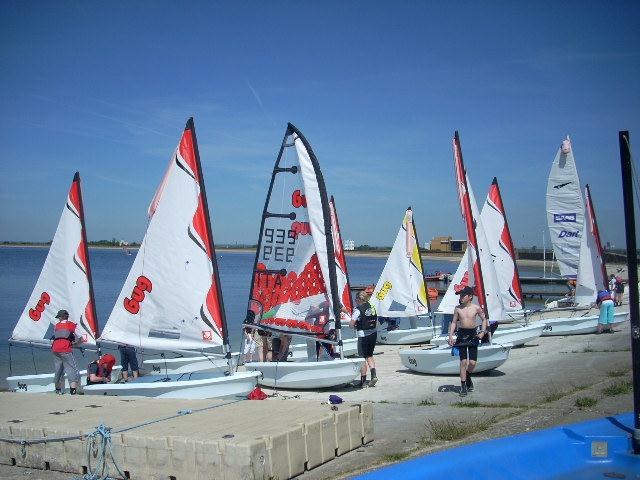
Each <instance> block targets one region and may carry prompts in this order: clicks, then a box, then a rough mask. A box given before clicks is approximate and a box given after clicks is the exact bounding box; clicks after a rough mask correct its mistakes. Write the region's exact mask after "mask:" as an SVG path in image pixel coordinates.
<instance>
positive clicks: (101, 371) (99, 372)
mask: <svg viewBox="0 0 640 480" xmlns="http://www.w3.org/2000/svg"><path fill="white" fill-rule="evenodd" d="M92 365H96V366H97V367H98V368H97V369H96V373H95V374H96V375H97V376H98V377H102V378H104V377H107V376H108V375H107V374H106V373H107V372H106V369H105V368H104V367H103V366H102V365H100V363H98V361H97V360H94V361H93V362H91V363H90V364H89V366H88V367H87V385H98V384H101V383H104V380H102V381H99V382H92V381H91V370H92V368H91V366H92Z"/></svg>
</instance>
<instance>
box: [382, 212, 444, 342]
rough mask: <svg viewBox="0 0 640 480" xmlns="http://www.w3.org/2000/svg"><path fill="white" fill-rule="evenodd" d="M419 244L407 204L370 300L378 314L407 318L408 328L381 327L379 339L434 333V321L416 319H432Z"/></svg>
mask: <svg viewBox="0 0 640 480" xmlns="http://www.w3.org/2000/svg"><path fill="white" fill-rule="evenodd" d="M419 245H420V243H419V242H418V238H417V233H416V226H415V222H414V219H413V211H412V210H411V207H409V208H407V211H406V212H405V214H404V218H403V219H402V224H401V225H400V229H399V230H398V234H397V235H396V240H395V242H394V244H393V247H392V248H391V252H390V253H389V258H388V259H387V263H386V264H385V266H384V269H383V270H382V274H381V275H380V278H379V279H378V283H377V284H376V287H375V289H374V291H373V295H371V298H370V299H369V303H371V304H372V305H373V306H374V307H375V309H376V312H377V314H378V317H388V318H401V319H402V318H408V319H409V320H410V321H411V328H408V329H407V328H402V329H396V330H388V329H386V328H383V329H381V330H379V331H378V343H382V344H389V345H412V344H419V343H427V342H428V341H429V340H430V339H431V337H433V332H434V329H433V325H430V326H423V327H418V326H417V320H426V319H429V321H431V316H430V312H429V310H430V309H429V297H428V296H427V285H426V284H425V280H424V272H423V269H422V259H421V258H420V251H419V248H418V246H419Z"/></svg>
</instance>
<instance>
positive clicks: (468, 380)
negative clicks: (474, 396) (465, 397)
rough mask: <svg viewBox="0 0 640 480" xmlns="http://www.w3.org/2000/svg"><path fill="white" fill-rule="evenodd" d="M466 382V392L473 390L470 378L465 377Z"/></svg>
mask: <svg viewBox="0 0 640 480" xmlns="http://www.w3.org/2000/svg"><path fill="white" fill-rule="evenodd" d="M466 384H467V392H473V382H472V381H471V379H470V378H467V381H466Z"/></svg>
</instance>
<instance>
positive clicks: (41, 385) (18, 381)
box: [7, 365, 122, 393]
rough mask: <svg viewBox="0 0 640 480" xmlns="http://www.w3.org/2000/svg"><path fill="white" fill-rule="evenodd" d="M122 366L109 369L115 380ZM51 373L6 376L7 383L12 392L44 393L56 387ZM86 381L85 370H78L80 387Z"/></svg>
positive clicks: (67, 384) (65, 381)
mask: <svg viewBox="0 0 640 480" xmlns="http://www.w3.org/2000/svg"><path fill="white" fill-rule="evenodd" d="M121 369H122V367H121V366H120V365H116V366H115V367H113V370H112V371H111V379H112V381H115V380H116V379H117V378H118V374H119V373H120V370H121ZM53 377H54V374H53V373H42V374H39V375H14V376H12V377H7V383H8V384H9V390H11V391H13V392H22V393H46V392H53V391H54V390H55V389H56V386H55V384H54V383H53ZM86 383H87V371H86V370H80V387H82V386H84V385H86ZM64 385H65V388H66V389H68V388H69V381H68V380H67V377H66V375H65V379H64Z"/></svg>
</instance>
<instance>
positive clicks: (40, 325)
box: [7, 172, 120, 393]
mask: <svg viewBox="0 0 640 480" xmlns="http://www.w3.org/2000/svg"><path fill="white" fill-rule="evenodd" d="M62 309H64V310H67V311H68V312H69V318H70V319H71V321H73V322H75V323H76V324H77V325H78V326H77V328H76V336H80V337H81V338H82V342H81V343H80V344H79V345H80V346H82V347H87V346H89V347H95V346H96V338H97V336H98V321H97V316H96V309H95V303H94V300H93V283H92V281H91V267H90V265H89V250H88V247H87V234H86V229H85V224H84V207H83V204H82V191H81V188H80V174H79V173H78V172H76V174H75V175H74V177H73V181H72V183H71V188H70V189H69V194H68V195H67V201H66V203H65V206H64V208H63V209H62V215H61V216H60V221H59V222H58V228H57V230H56V233H55V236H54V237H53V241H52V242H51V247H49V253H48V254H47V258H46V260H45V262H44V266H43V267H42V271H41V272H40V276H39V277H38V281H37V282H36V285H35V287H34V289H33V292H32V293H31V296H30V297H29V301H28V302H27V305H26V307H25V308H24V310H23V312H22V315H20V318H19V319H18V322H17V324H16V326H15V328H14V329H13V333H12V334H11V338H10V339H9V345H11V344H12V343H24V344H28V345H32V346H41V347H50V346H51V340H50V338H51V336H52V334H53V327H54V326H55V324H56V323H57V320H56V319H55V315H56V313H57V312H58V310H62ZM119 369H120V367H119V366H117V367H114V371H115V372H117V370H119ZM53 377H54V374H53V373H45V374H40V375H17V376H10V377H7V383H8V384H9V389H11V390H14V391H16V392H30V393H31V392H53V391H54V390H55V385H54V383H53ZM80 377H81V379H80V382H81V385H84V384H85V383H86V377H87V371H86V370H82V371H81V372H80ZM112 377H113V378H114V379H115V378H116V377H117V375H112ZM65 381H66V380H65ZM81 385H80V386H79V387H80V388H81ZM67 387H68V382H67Z"/></svg>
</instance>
